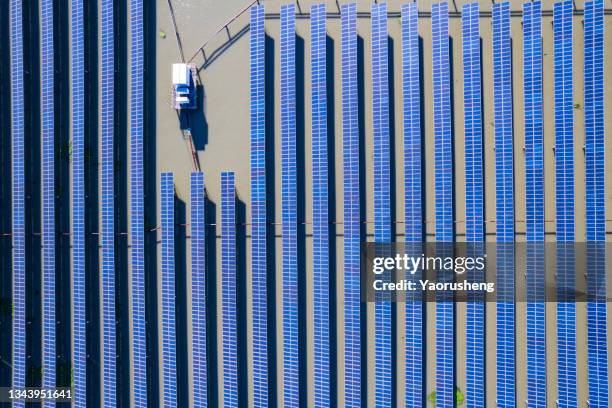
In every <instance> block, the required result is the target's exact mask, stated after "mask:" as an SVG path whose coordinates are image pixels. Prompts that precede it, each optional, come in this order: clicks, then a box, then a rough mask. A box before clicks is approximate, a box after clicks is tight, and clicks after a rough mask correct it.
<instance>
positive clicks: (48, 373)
mask: <svg viewBox="0 0 612 408" xmlns="http://www.w3.org/2000/svg"><path fill="white" fill-rule="evenodd" d="M40 26H41V27H40V58H41V65H40V69H41V81H40V112H41V133H42V201H43V202H42V206H43V209H42V228H43V231H42V257H43V305H42V309H43V310H42V312H43V332H42V336H43V373H42V377H43V378H42V386H43V387H48V388H53V387H55V377H56V368H55V360H56V358H57V356H56V352H55V350H56V346H55V338H56V335H55V324H56V318H55V306H56V302H55V152H54V150H55V104H54V94H55V92H54V88H55V81H54V76H55V71H54V70H55V68H54V66H55V65H54V58H55V55H54V51H53V48H54V47H53V27H54V24H53V1H52V0H41V2H40ZM43 406H45V407H53V406H55V401H50V400H47V401H44V402H43Z"/></svg>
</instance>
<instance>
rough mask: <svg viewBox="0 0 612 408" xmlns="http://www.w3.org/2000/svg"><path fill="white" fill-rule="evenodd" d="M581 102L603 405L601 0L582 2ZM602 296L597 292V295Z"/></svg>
mask: <svg viewBox="0 0 612 408" xmlns="http://www.w3.org/2000/svg"><path fill="white" fill-rule="evenodd" d="M584 95H585V96H584V100H585V106H584V111H585V155H586V156H585V160H586V208H587V214H586V239H587V241H594V242H595V243H594V244H587V251H588V252H587V259H588V260H589V264H588V268H587V290H588V293H589V294H590V295H591V299H593V297H594V296H596V297H595V299H594V300H592V301H590V302H588V303H587V327H588V332H587V333H588V334H587V346H588V373H589V405H590V406H592V407H605V406H606V405H607V404H608V351H607V327H606V322H607V310H606V308H607V305H606V303H605V301H602V299H603V298H605V293H606V273H605V269H606V267H605V264H606V259H605V250H604V245H602V244H601V243H602V242H604V241H605V240H606V218H605V211H606V209H605V165H604V154H605V133H604V128H605V122H604V118H605V116H604V2H603V0H593V1H587V2H585V4H584ZM601 295H603V296H601Z"/></svg>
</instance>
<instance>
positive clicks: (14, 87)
mask: <svg viewBox="0 0 612 408" xmlns="http://www.w3.org/2000/svg"><path fill="white" fill-rule="evenodd" d="M9 12H10V19H11V21H10V23H11V24H10V49H11V84H10V86H11V134H12V147H11V168H12V174H11V176H12V188H11V190H12V196H11V220H12V244H13V250H12V257H13V263H12V267H13V283H12V284H13V321H12V328H13V348H12V365H13V369H12V381H11V387H13V388H23V387H25V371H26V369H25V363H26V355H25V350H26V317H25V307H26V306H25V303H26V302H25V288H26V283H25V273H26V266H25V176H24V133H25V112H24V110H25V109H24V103H23V100H24V90H23V89H24V78H23V76H24V65H23V9H22V2H21V0H11V3H10V11H9ZM23 406H25V404H24V402H22V401H16V402H13V407H23Z"/></svg>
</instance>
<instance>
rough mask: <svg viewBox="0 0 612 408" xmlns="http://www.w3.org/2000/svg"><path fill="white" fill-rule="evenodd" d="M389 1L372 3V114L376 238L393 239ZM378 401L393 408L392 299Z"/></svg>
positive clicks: (379, 307) (383, 329) (380, 317)
mask: <svg viewBox="0 0 612 408" xmlns="http://www.w3.org/2000/svg"><path fill="white" fill-rule="evenodd" d="M387 37H388V36H387V4H386V3H381V4H376V3H374V4H372V114H373V121H372V124H373V133H374V184H373V186H374V240H375V241H376V242H381V243H387V242H391V169H390V164H389V162H390V159H391V152H390V145H389V143H390V142H389V82H388V81H389V79H388V73H389V72H388V71H389V70H388V38H387ZM374 310H375V311H374V314H375V320H376V329H375V373H376V393H375V400H376V406H378V407H390V406H391V395H392V388H393V386H392V384H393V364H392V361H393V359H392V356H391V351H392V349H391V347H392V341H391V302H387V301H379V302H376V304H375V305H374Z"/></svg>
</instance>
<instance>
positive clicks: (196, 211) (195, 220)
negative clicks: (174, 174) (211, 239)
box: [191, 172, 208, 407]
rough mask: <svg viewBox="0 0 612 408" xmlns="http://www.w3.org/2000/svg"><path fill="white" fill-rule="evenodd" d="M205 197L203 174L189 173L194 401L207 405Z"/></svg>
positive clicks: (195, 403)
mask: <svg viewBox="0 0 612 408" xmlns="http://www.w3.org/2000/svg"><path fill="white" fill-rule="evenodd" d="M205 200H206V192H205V190H204V173H199V172H198V173H191V322H192V331H193V336H192V341H193V345H192V353H193V362H192V363H193V404H194V406H196V407H206V406H208V381H207V380H208V379H207V372H206V370H207V359H206V321H207V319H206V206H205V203H206V201H205Z"/></svg>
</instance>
